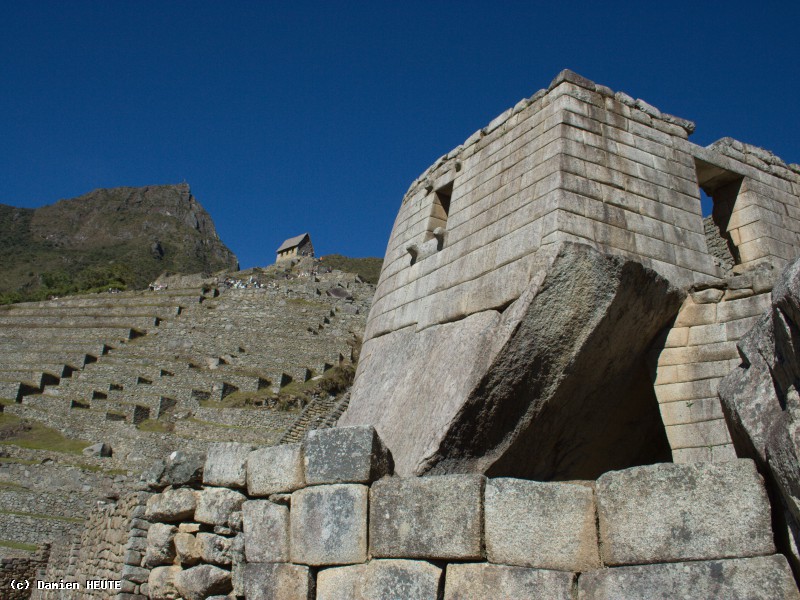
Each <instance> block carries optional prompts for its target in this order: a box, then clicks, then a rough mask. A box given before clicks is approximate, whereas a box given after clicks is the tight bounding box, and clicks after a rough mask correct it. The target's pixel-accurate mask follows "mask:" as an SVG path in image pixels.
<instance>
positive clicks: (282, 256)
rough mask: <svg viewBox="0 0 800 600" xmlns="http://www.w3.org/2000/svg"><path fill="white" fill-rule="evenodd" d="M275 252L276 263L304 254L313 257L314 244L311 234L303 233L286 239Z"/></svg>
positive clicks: (300, 256)
mask: <svg viewBox="0 0 800 600" xmlns="http://www.w3.org/2000/svg"><path fill="white" fill-rule="evenodd" d="M275 252H276V256H275V262H276V263H279V262H283V261H287V260H291V259H293V258H302V257H304V256H309V257H313V256H314V244H312V243H311V236H310V235H308V234H307V233H303V234H300V235H296V236H294V237H290V238H289V239H288V240H285V241H284V242H283V243H282V244H281V245H280V246H278V249H277V250H276V251H275Z"/></svg>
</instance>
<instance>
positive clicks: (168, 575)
mask: <svg viewBox="0 0 800 600" xmlns="http://www.w3.org/2000/svg"><path fill="white" fill-rule="evenodd" d="M180 572H181V568H180V567H174V566H173V567H156V568H155V569H153V570H152V571H150V577H149V578H148V579H147V589H148V592H149V594H150V598H151V599H152V600H176V599H177V598H179V597H180V594H179V593H178V590H177V589H175V576H176V575H177V574H178V573H180Z"/></svg>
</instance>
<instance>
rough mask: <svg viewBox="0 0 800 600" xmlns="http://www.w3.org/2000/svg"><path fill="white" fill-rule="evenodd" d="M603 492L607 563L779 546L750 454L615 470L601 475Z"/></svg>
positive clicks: (600, 505)
mask: <svg viewBox="0 0 800 600" xmlns="http://www.w3.org/2000/svg"><path fill="white" fill-rule="evenodd" d="M596 494H597V512H598V518H599V528H600V547H601V552H602V558H603V562H604V563H605V564H606V565H623V564H641V563H654V562H674V561H679V560H704V559H714V558H727V557H739V556H758V555H763V554H771V553H773V552H774V551H775V547H774V544H773V539H772V526H771V521H770V507H769V502H768V500H767V494H766V491H765V490H764V485H763V482H762V480H761V477H760V476H759V475H758V473H757V472H756V469H755V465H754V464H753V462H752V461H750V460H736V461H730V462H725V463H695V464H686V465H677V464H669V463H665V464H659V465H651V466H647V467H635V468H632V469H628V470H625V471H615V472H611V473H606V474H605V475H603V476H602V477H600V479H598V480H597V488H596Z"/></svg>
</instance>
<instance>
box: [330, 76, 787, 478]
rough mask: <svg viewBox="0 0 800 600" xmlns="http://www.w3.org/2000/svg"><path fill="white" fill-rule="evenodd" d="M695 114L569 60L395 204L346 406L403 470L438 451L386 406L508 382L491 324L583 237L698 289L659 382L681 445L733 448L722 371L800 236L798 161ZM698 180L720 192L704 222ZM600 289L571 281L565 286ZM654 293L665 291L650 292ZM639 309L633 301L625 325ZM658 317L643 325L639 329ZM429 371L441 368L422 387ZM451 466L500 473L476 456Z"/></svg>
mask: <svg viewBox="0 0 800 600" xmlns="http://www.w3.org/2000/svg"><path fill="white" fill-rule="evenodd" d="M693 130H694V124H693V123H691V122H689V121H686V120H685V119H681V118H678V117H674V116H671V115H668V114H666V113H663V112H662V111H660V110H659V109H657V108H655V107H653V106H652V105H650V104H648V103H647V102H645V101H643V100H641V99H634V98H632V97H631V96H629V95H627V94H625V93H623V92H616V93H614V92H613V91H612V90H610V89H608V88H607V87H605V86H602V85H598V84H595V83H593V82H591V81H589V80H587V79H585V78H583V77H581V76H579V75H577V74H575V73H572V72H570V71H565V72H562V73H561V74H559V75H558V76H557V77H556V78H555V79H554V80H553V82H552V83H551V84H550V86H549V87H548V88H547V89H546V90H541V91H540V92H537V93H536V94H534V95H533V96H532V97H530V98H528V99H524V100H522V101H520V102H519V103H518V104H517V105H515V106H514V107H513V108H510V109H508V110H506V111H505V112H503V113H502V114H501V115H500V116H498V117H497V118H496V119H494V120H493V121H492V122H491V123H489V124H488V125H487V126H486V127H484V128H482V129H481V130H479V131H477V132H476V133H475V134H473V135H472V136H470V137H469V138H468V139H467V140H466V141H465V142H464V143H463V144H462V145H461V146H459V147H457V148H455V149H453V150H452V151H451V152H449V153H448V154H446V155H445V156H443V157H441V158H440V159H439V160H437V161H436V162H435V163H434V164H433V165H432V166H431V167H430V168H429V169H427V170H426V171H425V172H424V173H423V174H422V175H420V177H418V178H417V179H416V180H415V181H414V182H413V183H412V185H411V187H410V188H409V190H408V192H407V193H406V195H405V197H404V198H403V201H402V204H401V206H400V209H399V211H398V215H397V218H396V220H395V224H394V228H393V230H392V234H391V238H390V240H389V244H388V247H387V251H386V257H385V260H384V264H383V269H382V271H381V277H380V281H379V283H378V287H377V290H376V294H375V299H374V303H373V307H372V310H371V311H370V315H369V318H368V321H367V326H366V333H365V342H364V347H363V351H362V360H361V362H360V364H359V368H358V372H357V374H356V379H355V383H354V386H353V390H352V401H351V403H350V405H349V407H348V409H347V411H346V412H345V413H344V415H343V416H342V420H341V423H343V424H346V425H356V424H371V425H374V426H376V427H378V429H379V430H380V431H381V433H382V435H384V437H385V438H386V440H387V443H388V444H389V445H390V447H391V448H392V449H393V450H395V452H396V454H397V456H398V468H399V470H400V471H401V472H403V473H409V472H414V473H417V474H419V473H421V472H423V470H424V469H426V468H429V465H424V466H422V467H421V466H420V465H419V464H415V465H412V466H413V469H414V470H413V471H409V470H408V469H407V468H406V465H405V462H404V461H405V450H404V448H403V447H402V443H398V441H397V437H401V438H402V439H406V440H408V439H411V438H412V434H413V433H415V432H416V428H415V427H414V426H413V425H412V426H410V427H408V428H406V429H411V430H412V432H411V434H407V432H406V430H405V429H403V430H402V432H401V428H394V429H393V430H392V431H390V427H389V426H388V425H387V419H386V418H385V415H387V414H394V413H398V412H399V413H402V412H403V411H407V410H412V411H413V410H419V407H420V406H424V407H429V406H430V408H431V412H432V413H433V415H434V416H437V417H438V416H441V415H442V414H444V413H446V412H447V409H448V408H449V406H450V403H448V402H438V403H437V404H436V405H435V406H434V405H433V403H428V402H427V398H434V397H435V398H441V397H446V398H450V397H451V396H454V395H455V394H457V393H460V392H454V391H453V390H458V388H459V386H463V385H464V381H465V380H466V376H465V375H464V371H468V372H469V375H474V374H475V373H476V372H477V373H479V374H480V376H481V377H484V375H485V379H481V382H484V381H489V378H490V377H491V376H492V375H496V376H497V382H496V385H495V384H493V387H491V388H490V387H489V386H488V385H487V386H485V388H484V389H487V390H489V393H491V392H492V391H494V390H496V389H500V390H502V389H503V387H504V384H503V383H502V381H504V379H503V378H502V377H501V376H500V375H499V374H498V373H496V367H495V365H490V366H489V367H485V366H484V365H483V364H482V363H481V362H480V361H481V360H485V357H486V356H489V357H490V358H491V357H492V349H491V344H490V343H489V342H487V338H491V333H489V334H487V332H493V331H495V330H497V329H498V327H497V325H496V324H495V322H496V321H497V320H498V319H500V320H502V321H504V322H505V321H508V319H507V318H506V315H507V314H509V313H513V312H514V311H515V310H516V307H517V306H518V305H520V304H522V303H524V302H523V301H524V299H525V298H526V295H527V294H529V293H530V290H535V289H536V288H537V286H538V284H539V282H540V280H541V279H542V277H544V276H545V275H544V274H543V272H544V271H543V269H544V267H543V266H542V262H543V261H542V260H540V256H544V255H546V254H547V253H548V252H549V251H550V250H551V249H553V248H555V247H558V246H559V245H560V244H563V243H564V242H577V243H580V244H584V245H589V246H591V247H593V248H595V249H597V250H599V251H601V252H603V253H605V254H609V255H615V256H620V255H621V256H623V257H624V258H626V259H628V260H630V261H632V262H636V263H639V264H641V265H643V266H645V267H648V268H651V269H653V270H654V271H656V272H657V273H659V274H660V275H661V276H662V277H664V278H666V279H667V280H668V281H669V282H670V283H672V284H673V285H674V286H675V287H677V288H680V289H682V290H685V291H691V292H692V293H691V296H690V297H689V298H688V299H687V300H686V303H685V304H684V305H683V308H682V309H681V310H680V314H679V315H678V316H677V320H676V322H675V330H674V331H673V332H671V333H670V334H669V336H668V337H667V340H666V348H664V346H663V344H664V339H663V338H662V339H660V340H658V341H657V342H656V348H657V349H658V350H663V352H662V353H661V358H660V359H658V361H657V363H658V364H657V374H655V375H654V376H653V377H654V383H655V394H656V396H657V397H658V402H659V404H660V406H661V415H662V418H663V426H664V429H665V431H666V434H667V437H668V440H669V446H670V447H671V450H672V453H673V456H674V458H675V460H676V461H679V462H685V461H691V460H728V459H730V458H733V457H734V453H733V446H732V445H731V439H730V436H729V434H728V431H727V428H726V427H725V424H724V421H723V419H722V414H721V411H720V408H719V402H718V400H717V399H716V397H715V396H716V385H717V383H718V381H719V379H721V378H722V377H723V376H724V375H725V374H726V373H727V372H729V371H730V370H731V369H732V368H733V367H735V366H737V365H738V364H739V363H738V354H737V353H736V349H735V346H736V342H737V341H738V340H739V339H740V338H741V336H742V335H743V334H744V332H745V331H746V330H747V329H748V328H749V327H750V326H751V325H752V322H753V319H754V317H755V315H757V314H759V313H760V312H761V311H763V310H764V309H765V308H766V307H767V304H768V301H769V298H768V292H769V290H770V288H771V284H770V283H769V282H768V281H767V282H766V283H764V281H762V280H764V279H765V275H764V273H762V272H761V271H760V270H759V269H761V268H766V269H769V268H770V267H771V268H772V269H774V270H775V272H777V270H778V269H780V268H782V266H784V265H785V264H786V263H787V261H788V260H790V259H791V258H793V257H795V256H797V255H798V254H800V166H798V165H787V164H786V163H785V162H784V161H783V160H781V159H780V158H778V157H777V156H775V155H774V154H772V153H770V152H768V151H766V150H763V149H761V148H758V147H756V146H752V145H749V144H743V143H741V142H738V141H735V140H731V139H730V138H724V139H722V140H719V141H718V142H715V143H714V144H711V145H710V146H708V147H706V148H703V147H701V146H698V145H696V144H693V143H691V142H690V141H689V140H688V136H689V134H691V133H692V131H693ZM701 189H702V190H704V191H705V192H706V194H708V195H709V196H710V197H711V199H712V200H713V210H712V214H711V216H710V217H709V218H710V223H706V224H704V219H703V216H702V210H701V194H700V190H701ZM707 225H708V226H707ZM709 246H710V248H709ZM726 250H727V252H728V254H729V257H726V256H725V251H726ZM726 258H727V259H729V260H726ZM726 276H727V277H728V279H727V280H725V279H724V278H725V277H726ZM731 276H734V277H731ZM749 277H752V278H754V279H755V280H758V285H757V288H758V289H754V288H751V287H749V284H748V283H747V282H745V281H744V280H745V279H748V278H749ZM766 278H767V279H769V277H768V276H766ZM579 284H580V281H578V280H577V279H576V281H575V287H576V288H577V287H579ZM567 287H568V286H565V288H567ZM714 290H716V291H714ZM596 291H597V294H600V293H602V289H601V288H600V287H599V286H596ZM718 292H719V293H718ZM593 295H595V294H594V292H590V296H588V297H586V296H585V297H584V298H580V297H577V296H576V295H569V290H568V289H565V294H564V297H563V303H564V304H567V305H568V304H571V303H578V302H582V301H586V302H587V303H588V302H589V299H590V298H591V297H592V296H593ZM650 300H653V301H656V300H657V298H656V297H655V296H652V297H651V298H650V299H648V300H642V302H641V305H647V304H648V303H649V302H650ZM560 308H561V307H559V306H558V305H556V306H554V307H553V309H552V310H551V312H550V314H551V315H555V314H556V312H558V311H559V309H560ZM672 314H675V313H672ZM546 318H547V317H545V319H546ZM629 324H630V323H629V322H626V321H625V319H624V318H623V319H621V320H620V324H619V325H620V327H621V328H624V327H626V325H629ZM647 334H648V333H647V332H644V331H641V332H637V331H636V328H631V329H630V330H629V339H630V342H631V344H633V343H634V341H635V337H636V336H637V335H639V336H640V337H641V336H643V335H647ZM565 335H569V333H568V332H566V333H565ZM651 341H654V340H652V339H649V340H648V344H649V343H650V342H651ZM658 344H661V346H659V345H658ZM451 347H458V348H459V349H460V352H459V360H460V363H459V366H460V367H462V368H463V370H461V371H459V370H458V369H456V368H454V367H452V366H451V365H450V364H449V363H448V362H447V358H448V357H447V356H444V357H442V356H440V355H437V354H436V349H437V348H451ZM595 347H599V345H598V344H595ZM440 352H441V351H440ZM554 352H556V353H557V350H556V349H555V346H554ZM444 354H446V351H445V352H444ZM476 357H477V358H476ZM543 360H544V362H545V364H547V362H548V361H547V359H543ZM630 360H631V361H632V362H635V361H637V360H638V357H637V356H633V355H631V357H630ZM473 363H474V365H475V366H474V365H473ZM520 364H522V363H521V362H520ZM388 365H391V370H392V371H393V373H392V374H390V375H391V378H389V377H387V374H386V371H387V370H389V367H388ZM380 369H383V370H384V371H380ZM537 369H538V367H537ZM523 371H524V369H523ZM394 373H399V374H401V375H395V374H394ZM406 373H408V374H409V375H408V376H407V377H406V378H405V379H404V378H403V377H402V374H406ZM514 377H516V378H525V377H530V378H534V377H535V374H534V373H533V371H530V370H529V371H525V372H516V373H514ZM381 381H384V382H389V383H387V384H384V385H383V387H381ZM418 382H424V383H425V384H426V387H425V388H424V394H425V399H423V400H422V401H420V398H419V395H420V391H419V388H420V386H419V385H417V383H418ZM612 383H613V382H611V381H608V382H607V384H608V385H609V387H610V388H613V385H612ZM389 387H391V389H387V388H389ZM376 390H379V391H380V394H381V396H382V397H383V400H382V402H383V404H382V405H381V406H380V407H378V405H377V404H375V403H374V400H373V396H374V395H375V393H376ZM641 396H642V398H645V397H646V396H648V394H641ZM649 396H652V390H651V391H650V394H649ZM642 402H644V400H642ZM441 406H444V407H446V408H445V410H441V409H440V407H441ZM486 412H487V413H488V412H489V411H486ZM481 416H482V417H483V416H486V414H485V413H484V414H483V415H481ZM571 417H573V418H575V415H571ZM448 418H449V416H448ZM508 421H509V424H508V429H511V428H512V427H513V425H512V424H510V422H511V421H514V419H512V418H510V417H509V419H508ZM420 422H426V421H424V420H423V421H420ZM431 422H434V417H431ZM516 422H520V421H519V420H517V421H516ZM448 426H449V424H448ZM435 427H436V428H438V429H442V427H441V426H440V424H439V423H438V422H436V423H435ZM518 427H519V426H518ZM461 433H462V432H459V435H460V434H461ZM392 436H395V437H394V438H393V437H392ZM461 437H463V436H461ZM414 443H416V440H414ZM426 452H428V451H427V450H426ZM426 456H432V454H431V453H430V452H428V454H427V455H426ZM436 460H438V458H436ZM634 464H635V463H634ZM629 465H630V463H629ZM626 466H628V465H626ZM454 470H473V471H479V472H484V473H488V471H486V470H485V469H484V470H481V468H479V466H477V464H476V465H475V466H474V468H472V469H464V468H462V466H461V465H459V466H458V468H454ZM495 474H512V475H516V474H517V473H495Z"/></svg>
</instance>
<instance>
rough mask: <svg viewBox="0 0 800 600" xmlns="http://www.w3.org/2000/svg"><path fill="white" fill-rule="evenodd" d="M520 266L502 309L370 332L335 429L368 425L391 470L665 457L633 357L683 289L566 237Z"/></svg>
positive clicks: (639, 357)
mask: <svg viewBox="0 0 800 600" xmlns="http://www.w3.org/2000/svg"><path fill="white" fill-rule="evenodd" d="M530 274H531V275H530V279H529V283H528V286H527V288H526V289H525V291H524V292H523V293H522V295H521V296H520V297H519V298H517V299H516V300H515V301H513V302H512V303H511V304H510V305H507V306H504V307H500V308H498V309H497V310H483V311H481V312H474V313H472V314H469V316H467V317H465V318H462V319H460V320H456V321H453V322H446V323H438V324H434V325H431V326H429V327H422V328H419V327H415V326H411V327H406V328H403V329H399V330H395V331H391V332H389V333H386V334H385V335H379V336H377V337H374V338H371V339H368V340H367V341H366V343H365V345H364V348H363V350H362V354H361V357H362V358H361V362H360V364H359V370H358V373H357V375H356V381H355V384H354V387H353V392H352V398H351V401H350V405H349V408H348V410H347V411H346V412H345V413H344V415H342V418H341V419H340V421H339V424H340V425H343V426H344V425H362V424H363V425H373V426H374V427H375V428H376V429H377V430H378V433H379V434H380V436H381V438H382V439H383V440H384V442H385V443H386V445H387V446H388V447H389V449H390V450H391V452H392V455H393V457H394V460H395V467H396V471H397V473H398V474H400V475H412V474H413V475H419V474H423V473H435V474H443V473H458V472H481V473H486V474H488V475H491V476H515V477H523V478H533V479H554V478H560V479H566V478H585V479H594V478H596V477H597V476H598V475H600V474H601V473H602V472H604V471H606V470H609V469H612V468H625V467H629V466H632V465H636V464H645V463H649V462H655V461H657V460H669V459H670V454H669V446H668V443H667V440H666V436H665V433H664V428H663V425H662V423H661V419H660V415H659V412H658V405H657V401H656V398H655V396H654V393H653V391H652V382H651V381H650V379H649V375H648V370H647V368H646V366H645V359H644V355H645V353H646V350H647V348H648V346H649V345H650V343H651V342H652V340H653V339H654V338H655V337H656V335H657V334H658V332H659V330H661V329H662V328H663V327H664V326H665V325H667V324H668V323H669V321H670V319H671V318H673V317H674V316H675V314H676V313H677V311H678V308H679V306H680V304H681V302H682V299H683V293H682V292H681V291H680V290H678V289H677V288H675V287H674V286H672V285H671V284H670V283H669V282H668V281H667V280H666V279H664V278H663V277H661V276H659V275H658V274H657V273H655V272H654V271H652V270H650V269H647V268H645V267H643V266H642V265H641V264H639V263H637V262H635V261H631V260H626V259H624V258H621V257H618V256H610V255H606V254H603V253H600V252H598V251H596V250H594V249H593V248H591V247H589V246H585V245H581V244H573V243H563V244H559V245H549V246H544V247H542V248H540V249H539V251H538V252H537V253H536V256H535V257H534V260H533V264H532V266H531V269H530ZM459 301H463V302H465V303H469V302H470V299H469V298H462V299H459ZM476 302H477V300H476ZM428 305H429V303H426V304H425V306H428ZM431 310H432V309H431ZM467 312H468V311H467ZM417 322H418V323H424V322H425V318H423V315H420V316H419V318H418V319H417Z"/></svg>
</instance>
